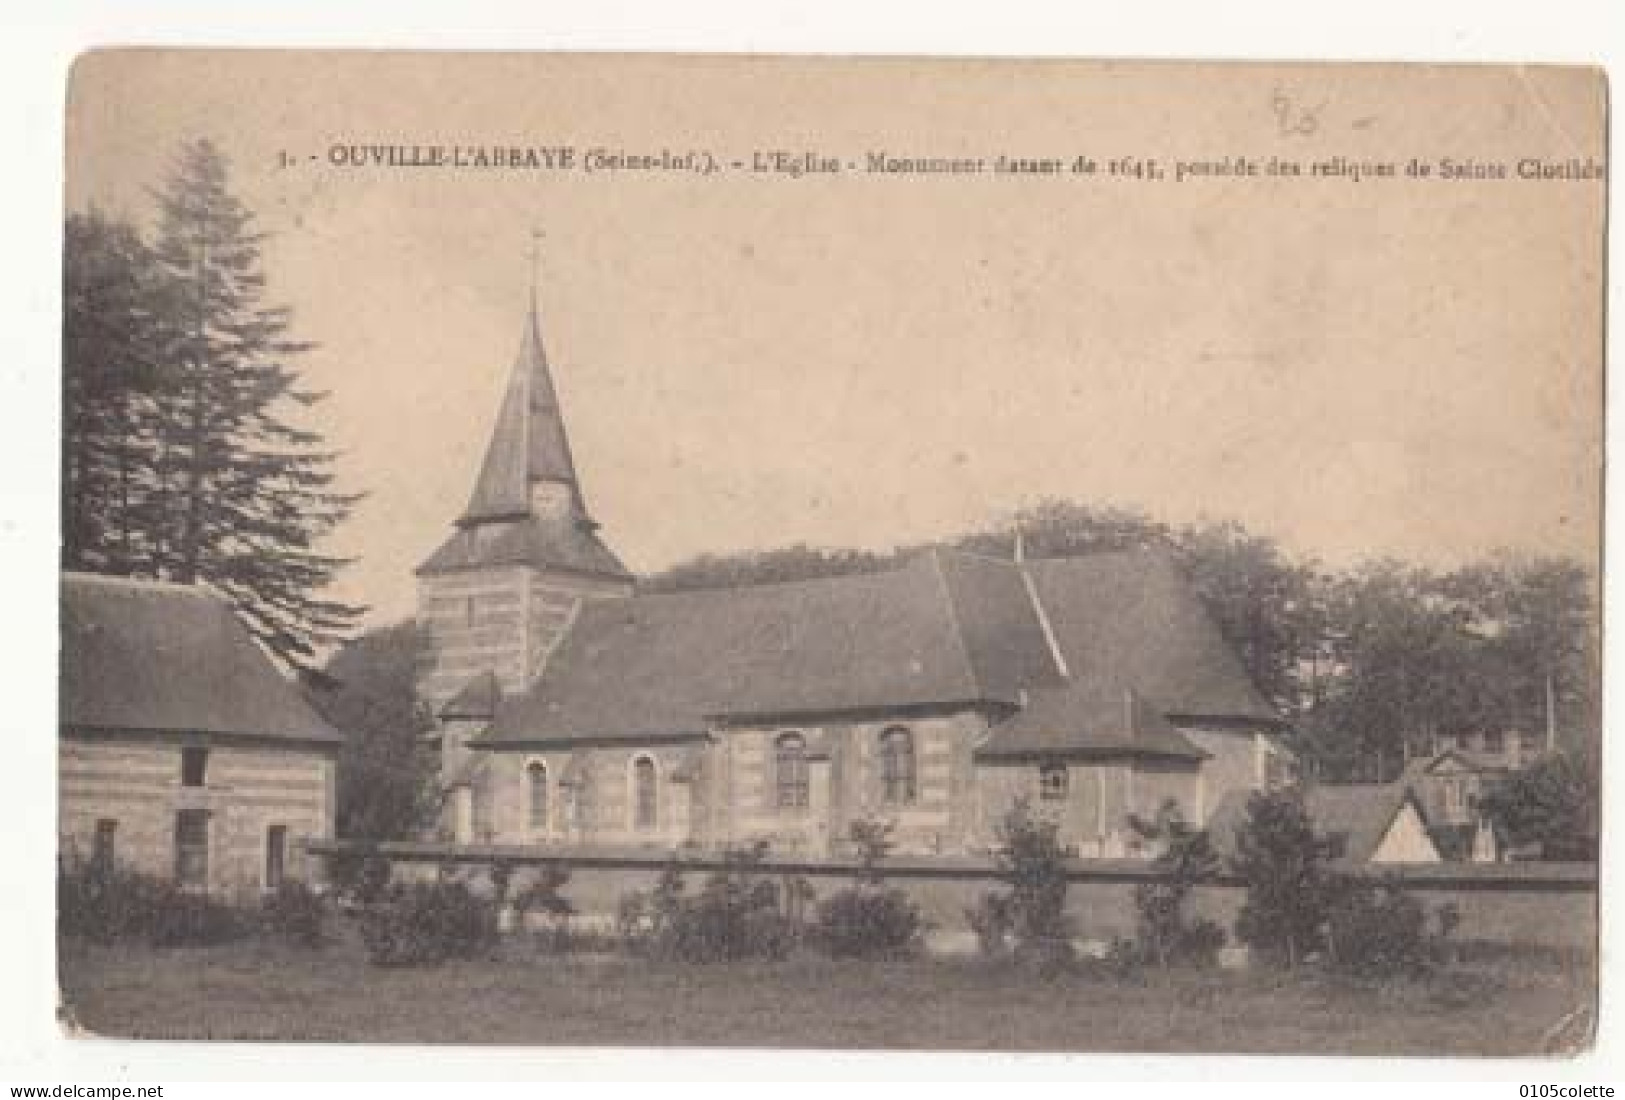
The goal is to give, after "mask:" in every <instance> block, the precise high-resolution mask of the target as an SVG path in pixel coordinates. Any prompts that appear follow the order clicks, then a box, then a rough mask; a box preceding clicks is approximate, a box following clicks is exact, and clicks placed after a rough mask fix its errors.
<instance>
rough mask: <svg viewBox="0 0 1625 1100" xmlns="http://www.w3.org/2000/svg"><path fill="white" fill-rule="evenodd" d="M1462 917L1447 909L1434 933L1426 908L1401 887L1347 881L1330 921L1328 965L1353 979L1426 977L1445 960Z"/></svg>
mask: <svg viewBox="0 0 1625 1100" xmlns="http://www.w3.org/2000/svg"><path fill="white" fill-rule="evenodd" d="M1460 918H1461V914H1460V912H1459V910H1457V909H1456V907H1455V906H1454V905H1448V904H1447V905H1442V906H1440V907H1439V909H1438V910H1437V921H1438V931H1437V932H1429V930H1428V910H1427V908H1426V906H1424V905H1423V904H1422V903H1421V902H1420V901H1419V900H1417V899H1416V898H1415V897H1414V896H1413V895H1412V894H1411V893H1410V892H1408V891H1407V890H1405V889H1404V888H1403V887H1402V886H1401V885H1400V884H1399V883H1397V882H1393V881H1383V882H1376V883H1372V882H1360V881H1355V880H1345V882H1344V883H1342V888H1341V890H1340V891H1339V895H1338V898H1337V900H1336V903H1335V904H1334V905H1333V907H1332V910H1331V915H1330V918H1329V920H1328V922H1327V932H1326V955H1327V961H1328V963H1329V964H1330V966H1331V968H1332V969H1333V970H1335V971H1338V972H1340V973H1342V974H1345V975H1348V976H1351V977H1362V978H1372V979H1376V980H1379V981H1380V980H1385V979H1389V978H1420V977H1424V976H1425V975H1427V974H1428V973H1430V972H1431V971H1432V970H1433V969H1434V968H1435V967H1436V966H1437V965H1438V964H1439V963H1440V962H1441V961H1442V960H1443V957H1444V953H1445V948H1446V945H1447V941H1448V939H1449V937H1450V935H1451V934H1452V933H1453V932H1454V931H1455V928H1456V926H1457V924H1458V923H1459V922H1460Z"/></svg>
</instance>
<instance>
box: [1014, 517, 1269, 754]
mask: <svg viewBox="0 0 1625 1100" xmlns="http://www.w3.org/2000/svg"><path fill="white" fill-rule="evenodd" d="M1026 568H1027V569H1028V571H1029V573H1030V574H1031V576H1032V578H1033V585H1034V588H1035V589H1036V590H1037V593H1038V597H1039V600H1040V602H1041V603H1042V604H1043V606H1044V609H1045V611H1046V612H1047V615H1048V618H1049V622H1050V625H1051V628H1052V629H1053V630H1054V632H1055V636H1056V640H1057V642H1058V644H1059V645H1060V647H1061V650H1062V651H1063V652H1064V653H1065V654H1066V660H1067V665H1068V667H1069V668H1070V670H1071V672H1072V674H1073V676H1074V678H1075V679H1076V680H1077V681H1078V682H1080V683H1086V684H1087V683H1109V684H1116V685H1123V686H1128V687H1132V688H1133V689H1134V690H1135V691H1136V692H1138V693H1139V694H1140V695H1141V696H1143V697H1144V698H1146V699H1147V700H1149V701H1151V702H1152V703H1153V704H1154V705H1155V706H1156V707H1157V709H1158V710H1160V711H1161V712H1162V713H1163V714H1165V715H1168V716H1169V717H1170V718H1191V719H1197V718H1231V719H1239V720H1244V721H1249V722H1261V723H1278V722H1279V721H1280V716H1279V715H1278V714H1276V712H1275V710H1274V709H1273V708H1272V707H1271V706H1270V705H1269V704H1268V703H1266V702H1265V701H1264V699H1263V698H1262V697H1261V696H1260V695H1259V694H1258V689H1257V688H1256V687H1254V685H1253V683H1252V680H1251V679H1250V678H1249V677H1248V675H1247V672H1246V669H1245V668H1243V667H1242V664H1241V659H1240V658H1239V657H1237V656H1236V653H1235V651H1234V650H1233V649H1231V648H1230V646H1229V644H1228V643H1227V642H1226V641H1225V640H1224V637H1223V636H1222V635H1221V634H1220V633H1219V628H1218V625H1217V624H1216V623H1215V622H1214V621H1213V618H1212V616H1211V615H1209V614H1208V611H1207V608H1206V607H1204V606H1203V605H1202V601H1201V599H1200V598H1198V597H1197V595H1196V592H1195V590H1194V589H1192V588H1191V586H1190V582H1189V581H1188V580H1187V579H1186V578H1185V575H1184V573H1183V571H1182V570H1181V569H1180V567H1179V565H1178V564H1177V563H1176V562H1175V560H1174V557H1173V554H1172V553H1171V552H1170V551H1167V550H1164V549H1144V550H1125V551H1117V552H1111V553H1101V554H1086V555H1081V556H1078V557H1070V558H1040V559H1037V560H1034V561H1030V562H1028V563H1027V566H1026Z"/></svg>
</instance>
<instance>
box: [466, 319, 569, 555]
mask: <svg viewBox="0 0 1625 1100" xmlns="http://www.w3.org/2000/svg"><path fill="white" fill-rule="evenodd" d="M536 481H558V482H563V483H564V484H565V485H568V486H569V487H570V492H571V494H572V497H573V501H574V505H575V510H576V512H577V514H578V515H579V516H580V517H581V518H583V519H584V518H586V509H585V507H584V506H583V505H582V501H581V493H580V490H579V488H578V487H577V483H576V467H575V460H574V459H573V458H572V457H571V455H570V441H569V439H568V438H567V437H566V435H565V433H564V416H563V414H562V413H561V412H560V410H559V398H558V393H557V392H556V391H555V389H554V388H553V376H552V373H551V372H550V371H549V370H548V366H547V353H546V352H545V351H544V350H543V348H542V333H541V324H540V322H539V321H538V319H537V316H536V306H535V303H534V302H533V303H532V304H531V309H530V313H529V315H528V316H527V317H526V319H525V329H524V335H523V336H522V337H521V338H520V343H519V356H518V358H517V359H515V360H514V365H513V373H512V374H510V375H509V377H508V390H507V392H506V393H505V394H504V395H503V398H502V408H501V410H500V411H499V412H498V413H497V422H496V428H495V429H494V430H493V431H492V433H491V442H490V444H489V445H488V446H487V447H486V449H485V461H484V462H482V463H481V464H480V473H479V477H478V478H477V479H476V480H475V482H474V493H473V495H472V496H471V497H470V498H469V501H468V507H467V508H465V509H464V510H463V515H462V518H461V519H460V520H458V522H459V523H460V524H471V523H479V522H482V521H485V520H494V519H510V518H515V517H520V516H525V515H528V514H529V513H530V486H531V483H532V482H536Z"/></svg>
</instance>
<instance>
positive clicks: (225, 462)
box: [147, 140, 359, 666]
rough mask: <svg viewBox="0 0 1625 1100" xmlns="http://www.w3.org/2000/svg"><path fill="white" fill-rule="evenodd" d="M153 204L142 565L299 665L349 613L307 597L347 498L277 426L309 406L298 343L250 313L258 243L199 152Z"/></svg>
mask: <svg viewBox="0 0 1625 1100" xmlns="http://www.w3.org/2000/svg"><path fill="white" fill-rule="evenodd" d="M156 198H157V201H158V207H159V218H158V231H157V239H156V243H155V245H154V253H155V255H156V257H157V262H158V265H159V267H160V269H161V270H162V272H163V275H164V277H165V279H166V281H167V284H168V288H169V292H170V295H171V297H170V299H169V311H170V316H169V321H170V323H171V326H172V330H173V341H172V344H171V347H170V353H169V355H168V357H167V361H166V368H167V377H166V378H165V380H164V383H163V385H162V386H161V387H160V388H161V391H162V399H161V405H162V425H163V430H162V432H161V439H160V440H159V442H158V449H157V455H156V462H155V473H156V477H157V479H158V481H159V482H160V484H161V485H162V499H163V501H164V504H165V508H164V514H163V515H162V516H161V517H158V519H157V523H156V530H157V531H158V532H159V537H158V539H157V545H155V546H154V547H153V554H152V558H151V560H150V561H149V562H148V563H147V564H148V565H150V566H151V567H153V571H154V572H156V573H157V575H160V576H166V577H169V578H172V579H175V580H179V581H183V582H191V581H198V580H206V581H209V582H210V583H212V584H214V585H215V586H216V587H218V588H220V589H221V590H222V591H224V592H225V593H226V594H227V595H228V596H230V597H231V599H232V600H233V601H234V602H235V604H236V605H237V608H238V610H239V613H240V614H241V616H242V618H243V620H244V622H245V624H246V625H247V626H248V628H249V629H250V631H252V632H253V634H254V635H255V636H256V637H257V638H258V639H259V640H260V641H261V642H262V643H263V644H265V645H266V646H267V647H268V648H269V649H271V650H272V651H273V652H275V653H277V654H278V655H279V656H281V657H282V658H283V659H285V660H287V661H288V662H289V663H291V664H293V665H296V666H305V665H307V664H308V663H309V659H310V658H311V657H312V655H313V654H314V652H315V648H316V647H317V646H318V645H321V644H323V643H327V642H331V641H335V640H337V639H338V638H340V637H342V636H343V635H344V633H345V632H346V631H347V630H348V628H349V627H350V626H351V625H352V624H353V623H354V621H355V618H356V616H357V615H358V614H359V609H357V608H353V607H350V606H347V605H345V604H343V603H339V602H337V601H334V600H331V599H325V598H323V597H322V596H321V595H320V593H321V591H322V590H323V589H324V588H325V587H326V586H327V585H328V583H329V582H330V581H331V580H332V578H333V575H334V573H335V572H336V570H337V569H338V568H339V567H340V566H341V565H342V564H343V562H342V560H341V559H338V558H334V557H331V556H328V555H326V554H323V553H321V552H319V551H318V550H317V549H316V546H317V544H318V543H319V541H320V540H321V539H322V538H323V537H324V536H325V535H327V534H328V533H329V532H330V531H331V530H332V529H333V527H334V526H335V525H336V524H338V523H339V522H340V521H341V520H343V519H344V517H345V516H346V515H348V514H349V511H350V508H351V506H352V505H353V504H354V502H355V500H356V499H357V498H356V497H355V496H352V495H347V494H343V493H340V492H337V491H335V489H334V488H333V474H332V470H331V466H332V459H333V455H332V454H331V453H330V452H327V451H324V450H322V449H320V443H321V439H320V436H318V435H317V434H316V433H314V432H312V431H308V430H305V429H302V428H298V427H295V426H293V425H292V424H291V423H289V421H288V420H287V419H286V416H287V414H288V413H289V412H291V411H293V410H294V409H296V408H298V407H301V406H309V405H312V404H314V403H315V402H317V401H319V400H320V399H321V397H322V396H323V395H321V394H318V393H313V392H310V391H308V390H305V389H302V388H300V386H299V380H298V375H297V372H296V371H295V369H294V367H293V365H292V363H293V360H295V359H296V358H297V357H298V356H299V355H300V354H301V353H303V352H305V351H307V350H309V347H310V345H309V344H306V343H302V342H300V341H297V340H295V339H292V338H291V337H290V335H289V329H290V315H289V311H288V310H287V309H285V308H280V307H273V306H267V305H265V304H264V302H263V298H264V291H265V278H264V275H263V274H262V272H261V270H260V245H261V243H262V242H263V240H264V234H262V233H259V232H257V231H256V230H255V229H254V228H253V214H252V213H251V212H250V211H249V210H248V208H247V207H245V206H244V205H243V204H242V202H241V201H239V200H238V199H237V198H236V196H234V195H233V194H232V193H231V191H230V190H229V188H228V185H227V168H226V162H225V159H224V157H223V156H222V155H221V154H220V152H219V150H218V149H216V148H215V146H214V145H213V144H212V143H210V142H209V141H207V140H199V141H195V142H192V143H189V144H188V145H186V146H184V147H183V148H182V150H181V153H180V155H179V157H178V158H177V160H176V162H175V165H174V168H173V170H172V172H171V175H170V177H169V179H168V180H167V181H166V183H165V185H164V186H163V188H162V189H161V190H160V191H159V192H158V193H157V195H156Z"/></svg>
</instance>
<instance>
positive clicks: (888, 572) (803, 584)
mask: <svg viewBox="0 0 1625 1100" xmlns="http://www.w3.org/2000/svg"><path fill="white" fill-rule="evenodd" d="M913 568H915V566H914V563H912V562H910V563H907V564H903V565H897V566H891V567H888V568H886V569H874V570H866V571H863V572H857V573H831V574H829V575H828V576H825V577H799V578H796V579H794V580H787V581H763V582H761V583H754V584H751V583H747V584H728V585H718V586H716V587H715V588H678V589H673V590H671V591H667V592H634V593H633V594H632V595H631V596H629V597H625V598H627V599H638V600H644V599H660V598H664V597H668V596H700V595H705V594H707V593H709V594H712V595H715V594H717V593H722V592H755V591H758V590H767V591H782V590H784V589H789V588H812V587H815V586H817V585H822V584H838V583H841V582H845V581H861V580H873V579H874V578H876V577H891V576H897V575H899V574H903V573H907V572H909V571H910V570H911V569H913Z"/></svg>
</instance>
